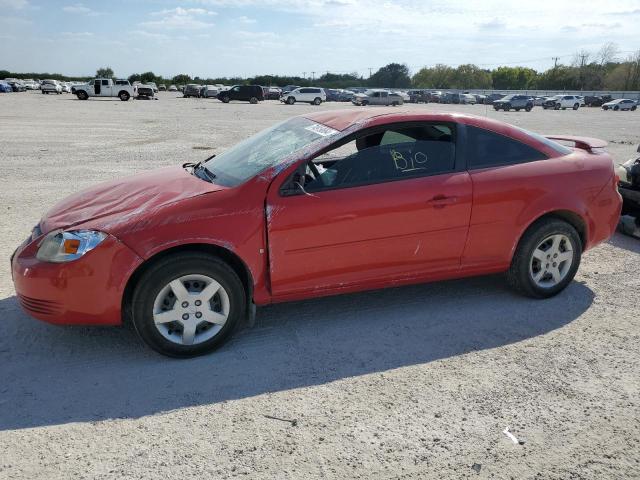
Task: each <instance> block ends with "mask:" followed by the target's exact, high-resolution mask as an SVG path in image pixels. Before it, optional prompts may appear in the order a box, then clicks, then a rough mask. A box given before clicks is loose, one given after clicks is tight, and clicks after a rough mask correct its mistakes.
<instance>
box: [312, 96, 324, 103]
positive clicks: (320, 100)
mask: <svg viewBox="0 0 640 480" xmlns="http://www.w3.org/2000/svg"><path fill="white" fill-rule="evenodd" d="M321 103H322V99H321V98H320V97H316V98H314V99H313V104H314V105H320V104H321Z"/></svg>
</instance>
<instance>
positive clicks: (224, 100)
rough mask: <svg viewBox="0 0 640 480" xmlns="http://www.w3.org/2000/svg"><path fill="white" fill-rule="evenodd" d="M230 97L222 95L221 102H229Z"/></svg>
mask: <svg viewBox="0 0 640 480" xmlns="http://www.w3.org/2000/svg"><path fill="white" fill-rule="evenodd" d="M230 100H231V99H230V98H229V97H227V96H224V97H222V103H229V101H230Z"/></svg>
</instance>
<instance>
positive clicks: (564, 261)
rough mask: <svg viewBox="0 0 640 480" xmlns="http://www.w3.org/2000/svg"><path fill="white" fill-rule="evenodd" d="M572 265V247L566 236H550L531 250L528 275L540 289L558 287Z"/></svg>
mask: <svg viewBox="0 0 640 480" xmlns="http://www.w3.org/2000/svg"><path fill="white" fill-rule="evenodd" d="M572 263H573V245H572V243H571V239H570V238H569V237H568V236H567V235H563V234H555V235H550V236H548V237H547V238H545V239H544V240H542V242H540V243H539V244H538V246H537V247H536V248H535V249H534V250H533V253H532V255H531V260H530V262H529V274H530V275H531V278H532V279H533V281H534V282H535V283H536V285H538V286H539V287H542V288H551V287H555V286H556V285H558V284H559V283H560V282H562V280H564V278H565V277H566V276H567V273H568V272H569V270H570V269H571V264H572Z"/></svg>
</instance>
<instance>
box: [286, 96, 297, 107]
mask: <svg viewBox="0 0 640 480" xmlns="http://www.w3.org/2000/svg"><path fill="white" fill-rule="evenodd" d="M294 103H296V99H295V98H293V97H289V98H287V105H293V104H294Z"/></svg>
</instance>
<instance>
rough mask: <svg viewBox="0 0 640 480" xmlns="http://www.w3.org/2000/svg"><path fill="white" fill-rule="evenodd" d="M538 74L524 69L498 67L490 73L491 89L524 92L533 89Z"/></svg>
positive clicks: (529, 69)
mask: <svg viewBox="0 0 640 480" xmlns="http://www.w3.org/2000/svg"><path fill="white" fill-rule="evenodd" d="M537 75H538V73H537V72H536V71H535V70H533V69H532V68H526V67H498V68H496V69H495V70H494V71H493V72H491V78H492V80H493V88H495V89H498V90H526V89H528V88H535V86H536V77H537Z"/></svg>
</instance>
